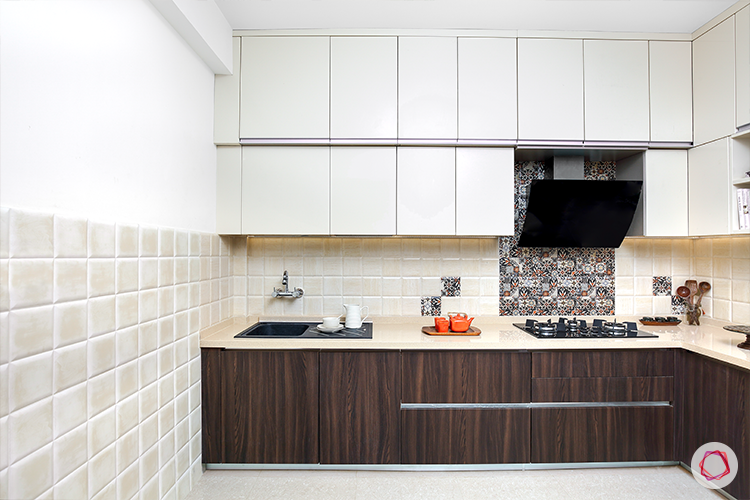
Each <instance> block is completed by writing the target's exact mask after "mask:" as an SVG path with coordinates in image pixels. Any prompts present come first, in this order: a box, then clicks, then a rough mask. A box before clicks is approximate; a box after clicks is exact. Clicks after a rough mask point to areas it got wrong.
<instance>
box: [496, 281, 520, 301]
mask: <svg viewBox="0 0 750 500" xmlns="http://www.w3.org/2000/svg"><path fill="white" fill-rule="evenodd" d="M500 296H501V297H513V298H516V299H517V298H518V277H517V276H516V277H514V276H504V277H502V278H500Z"/></svg>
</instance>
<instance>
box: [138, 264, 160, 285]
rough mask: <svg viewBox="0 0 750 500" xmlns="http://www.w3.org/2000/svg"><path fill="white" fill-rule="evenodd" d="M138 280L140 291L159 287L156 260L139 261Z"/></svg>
mask: <svg viewBox="0 0 750 500" xmlns="http://www.w3.org/2000/svg"><path fill="white" fill-rule="evenodd" d="M138 267H139V269H138V271H139V279H138V283H139V286H140V289H141V290H148V289H150V288H156V287H157V286H159V261H158V259H140V260H139V261H138Z"/></svg>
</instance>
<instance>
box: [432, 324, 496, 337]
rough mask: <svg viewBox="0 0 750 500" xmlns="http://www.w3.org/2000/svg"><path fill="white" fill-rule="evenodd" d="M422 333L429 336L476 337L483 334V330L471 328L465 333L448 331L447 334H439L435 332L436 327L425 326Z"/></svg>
mask: <svg viewBox="0 0 750 500" xmlns="http://www.w3.org/2000/svg"><path fill="white" fill-rule="evenodd" d="M422 333H426V334H427V335H464V336H467V335H469V336H476V335H479V334H481V333H482V330H480V329H479V328H476V327H473V326H470V327H469V329H468V330H467V331H465V332H453V331H451V330H448V331H447V332H439V331H437V330H435V327H434V326H423V327H422Z"/></svg>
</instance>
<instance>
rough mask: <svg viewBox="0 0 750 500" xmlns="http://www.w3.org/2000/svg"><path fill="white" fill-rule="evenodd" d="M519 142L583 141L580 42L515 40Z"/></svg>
mask: <svg viewBox="0 0 750 500" xmlns="http://www.w3.org/2000/svg"><path fill="white" fill-rule="evenodd" d="M518 139H519V140H535V141H555V140H557V141H582V140H583V42H582V41H581V40H545V39H528V38H521V39H519V40H518Z"/></svg>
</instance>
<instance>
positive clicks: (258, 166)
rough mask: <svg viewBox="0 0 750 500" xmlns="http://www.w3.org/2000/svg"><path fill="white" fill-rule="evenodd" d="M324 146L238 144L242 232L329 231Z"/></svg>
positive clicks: (300, 233)
mask: <svg viewBox="0 0 750 500" xmlns="http://www.w3.org/2000/svg"><path fill="white" fill-rule="evenodd" d="M329 149H330V148H328V147H309V146H304V147H301V146H292V147H266V146H245V147H243V148H242V232H243V233H244V234H293V235H294V234H298V235H305V234H329V213H328V209H329V194H330V192H329V182H328V179H329V170H330V161H329Z"/></svg>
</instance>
